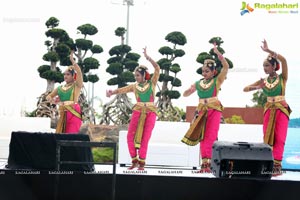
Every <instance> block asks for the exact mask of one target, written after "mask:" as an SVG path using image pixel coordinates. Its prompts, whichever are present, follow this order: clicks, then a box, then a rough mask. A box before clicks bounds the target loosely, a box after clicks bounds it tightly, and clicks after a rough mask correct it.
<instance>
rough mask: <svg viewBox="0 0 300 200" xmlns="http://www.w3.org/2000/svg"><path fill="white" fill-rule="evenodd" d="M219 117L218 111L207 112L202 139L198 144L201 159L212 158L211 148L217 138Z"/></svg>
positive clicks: (220, 114) (220, 113)
mask: <svg viewBox="0 0 300 200" xmlns="http://www.w3.org/2000/svg"><path fill="white" fill-rule="evenodd" d="M221 116H222V112H220V111H217V110H209V111H208V114H207V120H206V128H205V133H204V139H203V140H202V141H201V142H200V152H201V158H211V157H212V146H213V143H214V142H215V141H216V140H217V138H218V132H219V127H220V121H221Z"/></svg>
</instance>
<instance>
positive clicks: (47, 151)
mask: <svg viewBox="0 0 300 200" xmlns="http://www.w3.org/2000/svg"><path fill="white" fill-rule="evenodd" d="M58 140H67V141H90V139H89V136H88V135H84V134H53V133H29V132H20V131H19V132H12V134H11V140H10V145H9V157H8V164H7V166H6V167H7V168H8V169H15V170H19V169H30V170H56V142H57V141H58ZM60 157H61V161H76V162H93V156H92V152H91V148H89V147H73V146H72V147H61V156H60ZM60 170H66V171H67V170H68V171H71V170H72V171H93V170H94V165H93V164H91V163H88V164H61V166H60Z"/></svg>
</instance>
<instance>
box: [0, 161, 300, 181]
mask: <svg viewBox="0 0 300 200" xmlns="http://www.w3.org/2000/svg"><path fill="white" fill-rule="evenodd" d="M6 164H7V160H5V159H0V170H9V169H6V168H5V166H6ZM127 167H128V166H120V164H117V165H116V174H118V175H146V176H174V177H199V178H216V177H215V176H214V175H213V174H211V173H204V174H202V173H198V172H199V169H192V168H184V167H174V166H172V167H168V166H146V167H145V170H143V171H141V170H136V169H135V170H127ZM84 173H87V174H112V173H113V167H112V165H95V171H94V172H84ZM271 180H282V181H285V180H288V181H300V171H291V170H283V174H282V175H281V176H277V177H272V178H271Z"/></svg>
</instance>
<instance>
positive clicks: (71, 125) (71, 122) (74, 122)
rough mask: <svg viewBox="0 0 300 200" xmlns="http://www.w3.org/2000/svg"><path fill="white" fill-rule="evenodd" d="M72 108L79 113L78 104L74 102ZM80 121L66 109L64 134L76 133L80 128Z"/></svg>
mask: <svg viewBox="0 0 300 200" xmlns="http://www.w3.org/2000/svg"><path fill="white" fill-rule="evenodd" d="M73 108H74V109H75V110H76V111H77V112H78V113H81V111H80V106H79V104H74V105H73ZM81 124H82V121H81V119H79V118H78V117H76V116H75V115H73V114H72V113H71V112H70V111H67V113H66V128H65V132H64V133H66V134H77V133H78V132H79V130H80V127H81Z"/></svg>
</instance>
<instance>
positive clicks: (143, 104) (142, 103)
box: [136, 102, 154, 107]
mask: <svg viewBox="0 0 300 200" xmlns="http://www.w3.org/2000/svg"><path fill="white" fill-rule="evenodd" d="M136 105H138V106H146V107H148V106H154V102H137V103H136Z"/></svg>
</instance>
